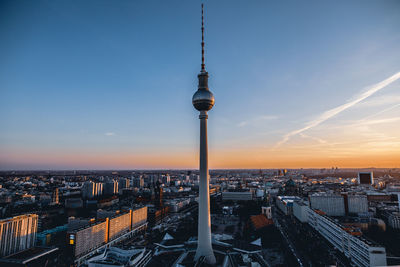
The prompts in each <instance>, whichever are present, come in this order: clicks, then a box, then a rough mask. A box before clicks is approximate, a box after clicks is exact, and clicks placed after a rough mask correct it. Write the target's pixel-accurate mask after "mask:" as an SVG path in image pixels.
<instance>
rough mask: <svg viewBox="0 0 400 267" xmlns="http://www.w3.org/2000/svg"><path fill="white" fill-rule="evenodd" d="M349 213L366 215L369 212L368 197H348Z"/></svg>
mask: <svg viewBox="0 0 400 267" xmlns="http://www.w3.org/2000/svg"><path fill="white" fill-rule="evenodd" d="M347 207H348V213H355V214H359V213H366V212H368V199H367V196H366V195H348V196H347Z"/></svg>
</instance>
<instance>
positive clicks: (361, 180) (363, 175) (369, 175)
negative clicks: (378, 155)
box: [357, 172, 374, 185]
mask: <svg viewBox="0 0 400 267" xmlns="http://www.w3.org/2000/svg"><path fill="white" fill-rule="evenodd" d="M357 183H358V184H362V185H372V184H374V174H373V172H359V173H358V177H357Z"/></svg>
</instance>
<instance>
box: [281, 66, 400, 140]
mask: <svg viewBox="0 0 400 267" xmlns="http://www.w3.org/2000/svg"><path fill="white" fill-rule="evenodd" d="M399 78H400V72H397V73H396V74H394V75H393V76H391V77H389V78H387V79H386V80H383V81H381V82H379V83H377V84H375V85H372V86H369V87H367V88H366V91H365V92H363V93H361V94H360V95H358V96H357V97H355V99H354V100H352V101H350V102H347V103H345V104H343V105H340V106H338V107H336V108H333V109H330V110H327V111H325V112H324V113H322V114H321V115H320V116H318V117H317V118H316V119H315V120H312V121H310V122H308V123H307V124H306V126H304V127H303V128H300V129H298V130H294V131H291V132H289V133H287V134H285V135H284V136H283V138H282V140H281V141H279V142H278V143H277V144H276V145H275V147H279V146H280V145H282V144H284V143H286V142H287V141H288V140H289V139H290V137H292V136H294V135H297V134H300V133H302V132H304V131H307V130H309V129H311V128H314V127H315V126H318V125H320V124H321V123H323V122H324V121H326V120H328V119H330V118H332V117H334V116H336V115H338V114H339V113H341V112H343V111H345V110H346V109H348V108H351V107H352V106H354V105H356V104H358V103H359V102H361V101H363V100H364V99H366V98H368V97H370V96H371V95H373V94H375V93H376V92H378V91H379V90H381V89H383V88H385V87H386V86H388V85H389V84H391V83H393V82H395V81H397V80H398V79H399Z"/></svg>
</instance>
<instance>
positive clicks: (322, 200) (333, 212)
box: [310, 194, 346, 216]
mask: <svg viewBox="0 0 400 267" xmlns="http://www.w3.org/2000/svg"><path fill="white" fill-rule="evenodd" d="M310 204H311V208H313V209H317V210H322V211H323V212H325V213H326V214H327V215H328V216H344V215H345V214H346V211H345V205H344V197H343V196H340V195H328V194H313V195H311V196H310Z"/></svg>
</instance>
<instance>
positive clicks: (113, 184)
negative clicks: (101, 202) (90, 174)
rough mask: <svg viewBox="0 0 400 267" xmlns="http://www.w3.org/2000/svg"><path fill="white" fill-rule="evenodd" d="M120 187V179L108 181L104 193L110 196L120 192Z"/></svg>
mask: <svg viewBox="0 0 400 267" xmlns="http://www.w3.org/2000/svg"><path fill="white" fill-rule="evenodd" d="M118 187H119V185H118V181H116V180H112V181H108V182H106V183H105V184H104V194H105V195H108V196H110V195H115V194H118Z"/></svg>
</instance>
